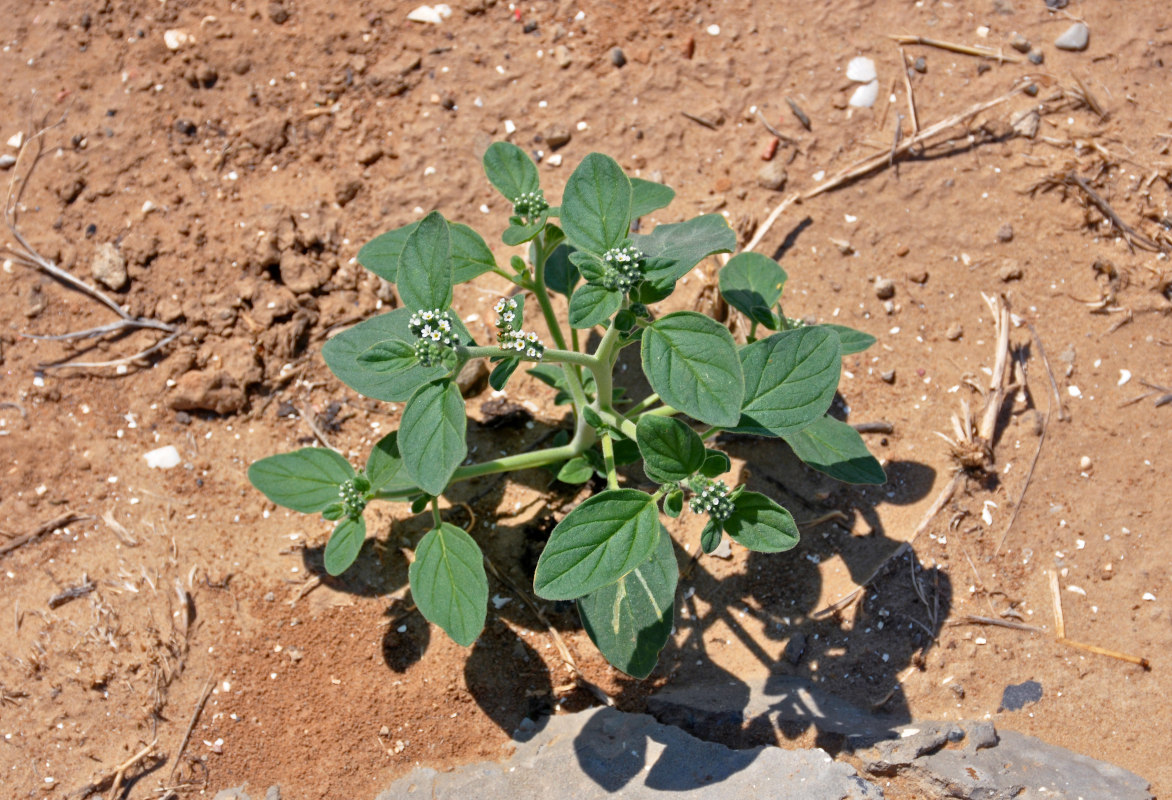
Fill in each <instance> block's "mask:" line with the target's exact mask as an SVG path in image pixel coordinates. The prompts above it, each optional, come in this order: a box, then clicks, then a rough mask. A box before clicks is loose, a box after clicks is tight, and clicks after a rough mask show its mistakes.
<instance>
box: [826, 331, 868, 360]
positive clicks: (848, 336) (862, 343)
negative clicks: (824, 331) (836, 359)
mask: <svg viewBox="0 0 1172 800" xmlns="http://www.w3.org/2000/svg"><path fill="white" fill-rule="evenodd" d="M818 327H820V328H829V329H830V330H832V331H834V332H835V333H837V334H838V340H839V341H840V342H842V354H843V355H844V356H849V355H852V354H854V353H861V352H863V351H864V350H866V349H867V348H868V347H870V346H871V345H873V344H875V341H876V339H875V337H874V336H872V335H871V334H869V333H863V332H862V331H857V330H855V329H854V328H848V327H847V326H845V325H830V324H826V325H819V326H818Z"/></svg>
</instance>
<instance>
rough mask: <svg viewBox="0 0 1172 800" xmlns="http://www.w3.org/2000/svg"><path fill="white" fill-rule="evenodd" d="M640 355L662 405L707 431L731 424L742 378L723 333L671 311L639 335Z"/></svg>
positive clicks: (699, 317) (701, 319) (713, 324)
mask: <svg viewBox="0 0 1172 800" xmlns="http://www.w3.org/2000/svg"><path fill="white" fill-rule="evenodd" d="M641 349H642V356H643V373H644V374H645V375H646V376H647V380H648V381H649V382H650V383H651V388H652V389H654V390H655V391H656V392H657V393H658V394H659V396H660V397H661V398H663V401H664V402H665V403H667V404H668V405H670V406H673V407H674V408H677V409H679V410H680V411H683V412H684V413H685V414H688V415H689V416H692V417H694V418H695V419H698V420H700V421H701V422H706V423H708V424H709V425H718V426H721V427H728V426H732V425H736V424H737V421H738V420H739V419H740V416H741V402H742V400H743V399H744V396H745V378H744V375H743V374H742V373H741V363H740V361H739V360H738V359H737V357H736V353H737V347H736V342H734V341H733V338H732V334H730V333H729V332H728V329H727V328H725V327H724V326H723V325H721V324H720V323H719V322H717V321H716V320H714V319H711V318H709V317H706V316H704V315H703V314H697V313H695V312H693V311H677V312H676V313H674V314H668V315H667V316H665V317H660V318H659V319H657V320H656V321H655V322H653V323H651V325H649V326H648V327H647V328H645V329H644V331H643V343H642V345H641ZM823 411H825V409H823Z"/></svg>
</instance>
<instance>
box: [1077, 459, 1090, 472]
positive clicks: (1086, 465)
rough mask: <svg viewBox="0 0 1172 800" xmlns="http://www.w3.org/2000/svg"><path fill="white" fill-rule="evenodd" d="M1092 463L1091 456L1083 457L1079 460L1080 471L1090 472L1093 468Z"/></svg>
mask: <svg viewBox="0 0 1172 800" xmlns="http://www.w3.org/2000/svg"><path fill="white" fill-rule="evenodd" d="M1091 463H1092V462H1091V457H1090V456H1083V457H1082V458H1080V459H1079V460H1078V468H1079V470H1080V471H1082V472H1086V471H1087V470H1089V469H1090V468H1091Z"/></svg>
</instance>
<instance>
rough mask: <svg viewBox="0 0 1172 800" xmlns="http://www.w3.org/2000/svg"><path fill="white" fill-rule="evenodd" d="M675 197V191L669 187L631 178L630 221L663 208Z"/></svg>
mask: <svg viewBox="0 0 1172 800" xmlns="http://www.w3.org/2000/svg"><path fill="white" fill-rule="evenodd" d="M675 196H676V193H675V190H674V189H672V188H671V187H670V186H666V185H664V184H662V183H656V182H655V181H645V180H643V179H642V178H631V219H638V218H639V217H643V216H646V215H647V214H650V213H651V212H652V211H658V210H659V209H661V208H665V207H666V206H667V205H668V204H670V203H671V201H672V200H674V199H675Z"/></svg>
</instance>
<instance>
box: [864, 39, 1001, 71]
mask: <svg viewBox="0 0 1172 800" xmlns="http://www.w3.org/2000/svg"><path fill="white" fill-rule="evenodd" d="M887 38H889V39H894V40H895V41H896V42H898V43H899V44H922V45H924V46H925V47H936V48H938V49H940V50H947V51H949V52H950V53H961V54H962V55H966V56H977V57H978V58H988V59H991V60H993V61H997V62H1000V63H1005V62H1009V63H1010V64H1021V63H1022V58H1021V56H1015V55H1013V54H1011V53H1006V52H1003V51H1002V50H1001V49H1000V48H998V49H996V50H994V49H993V48H992V47H981V46H972V45H967V44H956V43H954V42H944V41H941V40H939V39H929V38H928V37H927V36H908V35H903V34H888V35H887Z"/></svg>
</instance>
